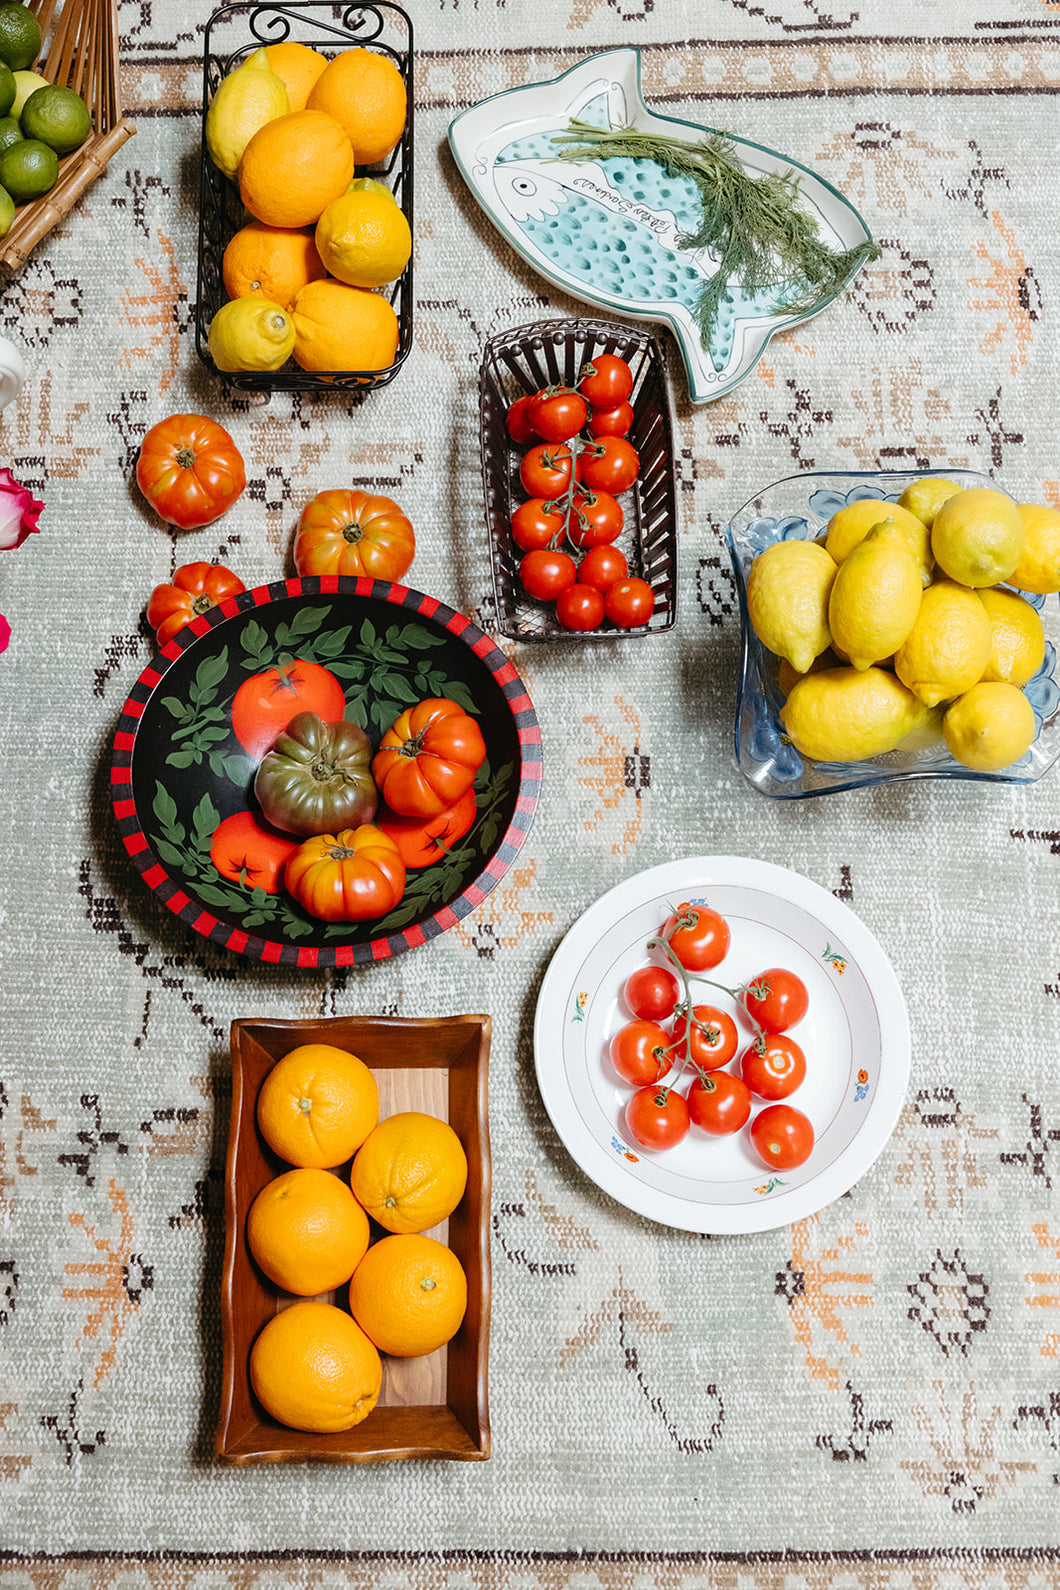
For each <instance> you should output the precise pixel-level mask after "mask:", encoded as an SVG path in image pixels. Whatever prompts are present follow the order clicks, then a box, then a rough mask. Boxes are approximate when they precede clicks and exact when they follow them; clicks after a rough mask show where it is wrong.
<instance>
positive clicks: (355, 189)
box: [346, 177, 397, 204]
mask: <svg viewBox="0 0 1060 1590" xmlns="http://www.w3.org/2000/svg"><path fill="white" fill-rule="evenodd" d="M346 192H347V193H385V194H386V196H387V198H388V199H389V200H390V201H391V203H392V204H396V203H397V200H396V199H395V198H394V195H393V194H392V193H391V191H390V189H389V188H388V187H387V185H386V183H385V182H378V181H377V180H376V178H375V177H353V178H352V179H351V181H350V185H349V187H348V188H347V189H346Z"/></svg>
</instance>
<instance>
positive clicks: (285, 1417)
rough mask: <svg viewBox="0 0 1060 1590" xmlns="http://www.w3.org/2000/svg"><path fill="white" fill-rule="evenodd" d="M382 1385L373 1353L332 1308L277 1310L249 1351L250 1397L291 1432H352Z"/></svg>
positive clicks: (322, 1305)
mask: <svg viewBox="0 0 1060 1590" xmlns="http://www.w3.org/2000/svg"><path fill="white" fill-rule="evenodd" d="M382 1383H383V1366H382V1363H381V1362H380V1359H379V1353H378V1352H377V1350H376V1349H375V1347H373V1345H372V1343H371V1342H370V1341H369V1340H368V1337H367V1336H366V1335H365V1333H364V1331H363V1330H362V1329H361V1327H360V1326H359V1325H358V1324H357V1322H356V1321H355V1320H352V1319H351V1318H350V1316H349V1315H348V1314H347V1313H345V1311H344V1310H343V1309H341V1308H336V1307H335V1305H334V1304H333V1303H318V1302H308V1301H307V1302H300V1303H293V1304H292V1305H291V1307H290V1308H285V1309H282V1310H281V1312H280V1313H279V1314H274V1315H273V1317H272V1319H270V1320H269V1322H268V1323H267V1324H266V1325H265V1326H264V1327H263V1328H262V1330H261V1333H260V1335H259V1336H258V1338H257V1340H256V1341H255V1343H254V1345H253V1347H252V1348H251V1349H250V1384H251V1387H252V1389H253V1392H254V1395H255V1396H256V1397H257V1399H258V1401H259V1402H260V1403H261V1404H262V1406H263V1407H264V1408H265V1411H266V1412H267V1413H270V1414H271V1415H272V1417H273V1418H274V1419H278V1420H279V1422H280V1423H281V1424H286V1425H289V1426H290V1427H291V1428H292V1429H294V1430H312V1431H315V1432H321V1433H323V1432H327V1431H329V1430H352V1429H353V1427H354V1425H355V1424H360V1422H361V1420H362V1419H366V1418H367V1417H368V1415H369V1414H370V1413H371V1411H372V1409H373V1408H374V1407H375V1405H376V1403H377V1402H378V1401H379V1392H380V1390H381V1388H382Z"/></svg>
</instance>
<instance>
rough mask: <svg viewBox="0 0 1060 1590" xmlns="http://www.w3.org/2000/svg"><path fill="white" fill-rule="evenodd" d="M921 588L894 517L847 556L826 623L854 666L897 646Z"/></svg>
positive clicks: (875, 659)
mask: <svg viewBox="0 0 1060 1590" xmlns="http://www.w3.org/2000/svg"><path fill="white" fill-rule="evenodd" d="M923 589H924V588H923V586H922V584H921V582H920V570H919V567H918V565H917V561H916V558H915V557H914V556H913V553H912V551H911V550H910V547H909V542H908V541H907V540H906V538H905V536H904V535H903V533H902V531H901V529H899V528H898V526H897V525H894V524H892V523H891V522H890V520H884V522H883V524H879V525H877V526H876V528H875V529H874V530H870V531H869V533H868V535H867V536H866V537H865V539H864V541H862V542H861V543H860V545H858V546H856V547H855V548H854V550H853V551H852V552H851V553H850V554H849V555H848V556H847V557H846V558H844V560H843V562H842V563H841V564H840V565H839V570H838V573H837V574H836V577H835V581H834V583H833V585H832V594H831V596H830V597H829V599H828V625H829V628H830V629H831V632H832V638H833V640H834V642H835V644H836V646H837V647H838V648H839V649H840V650H841V651H843V652H845V654H846V655H847V656H848V657H849V658H850V661H851V663H852V665H853V666H854V667H855V668H868V667H870V665H871V664H872V663H877V662H882V661H883V659H884V658H885V657H890V655H891V653H892V652H895V651H897V650H898V647H899V646H900V645H901V644H902V642H903V641H904V640H905V638H906V636H907V635H908V634H909V631H910V630H911V629H912V627H913V621H914V619H915V618H916V615H917V611H918V609H919V607H920V598H921V595H922V594H923Z"/></svg>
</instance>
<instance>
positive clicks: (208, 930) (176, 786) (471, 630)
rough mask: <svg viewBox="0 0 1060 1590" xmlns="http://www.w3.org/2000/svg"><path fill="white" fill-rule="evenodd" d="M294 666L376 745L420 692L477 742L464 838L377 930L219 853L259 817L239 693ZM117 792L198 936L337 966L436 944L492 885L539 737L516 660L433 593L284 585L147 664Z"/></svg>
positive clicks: (253, 594)
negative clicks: (323, 913) (472, 728)
mask: <svg viewBox="0 0 1060 1590" xmlns="http://www.w3.org/2000/svg"><path fill="white" fill-rule="evenodd" d="M295 659H298V660H300V661H303V662H307V663H313V664H315V665H317V667H320V668H324V669H327V670H328V672H329V673H331V674H332V675H334V677H335V678H336V679H337V680H338V681H339V683H340V685H341V686H342V689H343V691H344V693H345V696H346V713H347V716H348V717H349V718H351V719H355V720H356V721H357V722H359V723H360V724H361V726H362V727H363V728H364V729H365V731H366V732H367V734H368V736H369V738H370V739H371V741H372V743H373V745H375V744H377V743H378V741H379V739H380V738H381V737H382V735H383V733H384V732H385V731H386V729H387V728H388V727H389V726H390V724H391V723H392V722H393V721H394V719H395V718H396V717H397V716H398V714H399V713H400V712H402V711H403V710H404V709H405V708H406V707H407V706H409V705H411V704H412V703H413V702H415V701H417V700H419V699H420V698H421V697H426V696H448V697H450V698H452V699H453V700H456V701H458V702H459V703H460V705H461V706H463V707H464V709H465V710H466V711H469V712H471V713H472V714H473V715H474V716H475V717H476V719H477V721H478V724H479V727H480V728H481V730H482V733H483V737H484V739H485V742H486V752H487V755H486V761H485V762H484V763H483V765H482V767H481V768H480V769H479V772H478V775H477V777H476V780H475V786H474V788H475V800H476V815H475V820H474V822H473V824H472V826H471V828H470V829H469V831H468V832H467V834H466V835H464V837H463V838H462V839H459V840H457V841H456V842H455V843H454V844H453V845H452V846H451V848H450V849H449V850H448V851H446V852H444V854H443V855H442V857H441V859H439V860H438V861H435V862H433V863H432V864H431V865H430V866H427V867H418V868H414V869H413V868H410V869H409V872H408V879H407V884H406V889H405V894H404V896H403V898H402V899H401V900H400V901H399V903H398V904H397V906H396V907H395V908H394V909H393V910H392V911H391V912H389V914H388V915H387V916H386V917H384V918H381V919H379V920H375V921H369V922H334V923H328V922H324V921H321V920H319V919H318V918H315V917H312V916H310V915H308V914H307V913H306V912H304V911H303V910H302V909H301V907H300V906H299V905H298V904H297V902H296V901H295V900H294V899H293V898H292V897H291V896H290V895H288V894H287V893H286V892H285V890H284V889H283V887H282V884H276V883H272V884H271V886H270V884H269V881H268V880H266V883H265V884H264V885H263V883H262V882H261V881H258V880H257V879H256V877H255V875H253V874H252V873H251V872H250V871H249V870H246V872H245V875H244V873H243V872H241V871H239V869H236V870H237V873H238V875H237V876H234V877H233V876H231V875H228V874H226V873H224V872H222V871H219V870H218V867H217V865H215V863H214V861H212V860H211V855H210V852H211V848H212V846H213V842H214V836H215V835H216V834H217V830H218V828H219V827H220V825H221V823H222V822H224V821H225V820H226V819H229V818H232V817H235V816H236V815H237V814H240V813H247V812H251V811H253V810H254V809H255V808H254V802H253V796H252V793H251V791H252V786H253V781H254V774H255V771H256V763H255V762H254V761H253V760H252V759H251V757H250V756H249V755H248V754H247V752H246V751H244V749H243V747H242V746H241V744H240V743H239V741H238V740H237V738H236V736H235V733H234V731H233V727H232V713H231V708H232V701H233V698H234V696H235V693H236V690H237V689H238V687H239V685H241V684H242V683H243V682H244V681H245V680H247V679H249V678H251V677H252V676H253V675H255V674H259V673H264V672H266V671H267V670H269V669H271V668H274V667H276V666H277V665H278V664H282V665H287V664H289V663H290V662H291V661H293V660H295ZM307 705H308V703H307ZM111 787H112V799H113V805H114V813H115V816H116V818H117V822H118V827H119V830H120V832H121V837H122V840H123V842H124V844H125V848H126V850H127V851H128V853H129V855H130V857H131V859H132V861H133V864H134V866H135V867H136V869H137V871H138V872H139V873H140V874H141V876H142V878H143V880H144V882H145V883H146V884H147V886H148V887H149V888H150V889H152V890H153V891H154V893H155V894H156V895H157V896H158V898H159V899H160V900H161V901H162V902H163V903H164V904H165V905H166V906H167V907H168V908H169V910H170V911H173V912H174V913H175V914H176V915H177V916H179V917H180V919H181V920H182V921H183V922H185V923H186V924H187V925H188V926H189V927H190V928H192V929H193V930H194V931H195V932H196V933H200V934H201V935H202V936H203V937H204V938H208V939H211V940H213V942H214V943H216V944H220V945H223V946H224V947H225V948H227V949H231V950H235V951H237V952H239V953H240V954H243V955H247V956H250V957H251V958H253V959H256V960H261V961H272V962H278V963H280V964H283V965H290V966H346V965H350V964H354V963H358V962H364V961H377V960H382V959H384V958H385V957H386V956H388V955H396V954H398V953H399V952H400V951H402V950H406V949H409V948H411V947H413V946H414V945H417V944H422V943H424V942H425V941H426V940H428V939H431V938H434V937H436V936H437V935H438V934H439V933H442V932H444V931H445V930H446V929H447V928H451V927H453V926H454V925H455V924H456V923H457V922H458V921H459V920H460V919H461V918H462V917H464V916H466V915H467V913H468V912H469V911H471V910H473V909H474V907H475V906H477V905H478V904H479V903H480V902H481V901H482V900H483V899H484V898H485V896H486V895H487V894H489V892H490V890H491V889H493V888H494V886H495V885H496V884H497V883H498V882H499V881H500V879H501V878H502V877H503V876H504V874H505V873H506V872H507V870H508V868H509V867H510V866H511V864H512V862H513V861H514V859H515V857H516V855H517V854H518V852H519V850H520V848H521V846H522V844H523V842H524V840H525V839H526V836H527V833H528V832H529V830H530V825H531V823H532V822H533V819H534V814H535V812H536V810H537V803H538V798H539V793H540V787H541V734H540V730H539V728H538V722H537V716H536V714H535V712H534V708H533V705H532V704H531V701H530V697H529V696H528V694H527V692H526V687H525V685H524V684H523V682H522V680H521V679H520V677H519V675H518V673H517V672H516V670H515V668H514V667H513V666H512V664H511V663H510V662H509V661H508V659H507V658H506V657H505V656H504V655H503V653H502V652H500V651H499V650H498V649H497V647H496V646H495V645H494V643H493V642H492V641H491V640H490V639H489V637H488V636H486V635H484V634H483V633H482V631H481V630H480V629H477V628H476V627H475V625H474V624H472V623H471V622H470V620H468V619H467V618H465V617H463V615H462V614H460V613H457V612H454V611H453V609H452V608H450V607H446V606H445V605H444V604H443V603H441V602H439V601H437V600H436V599H435V598H434V597H431V596H424V595H423V594H422V593H421V592H419V591H413V590H409V589H407V588H406V587H404V586H400V585H393V584H390V583H388V582H387V581H383V580H368V579H358V580H353V579H340V578H337V577H335V576H327V577H320V578H314V579H301V580H298V579H293V580H284V581H279V582H277V583H276V584H274V585H264V586H259V587H258V588H257V589H255V590H253V591H244V592H243V593H242V594H241V595H239V596H236V597H233V598H231V599H230V600H228V601H226V602H223V603H222V604H221V605H220V606H218V607H215V608H212V609H211V611H210V612H209V613H207V614H206V615H205V617H203V618H200V619H196V620H195V622H194V623H193V624H191V625H189V626H188V627H187V628H186V629H183V630H181V631H180V632H179V634H178V635H177V636H175V637H174V639H173V640H171V641H170V643H169V645H168V646H166V648H165V649H164V651H162V652H161V653H160V654H159V656H158V657H156V658H155V660H154V662H152V663H151V664H150V666H149V667H147V668H145V669H144V671H143V673H142V674H141V675H140V678H139V679H138V680H137V683H136V685H135V687H134V689H133V691H132V693H131V694H130V696H129V699H128V701H127V702H126V703H125V706H124V708H123V710H122V714H121V718H120V720H119V723H118V728H117V733H116V734H115V738H114V754H113V764H112V771H111Z"/></svg>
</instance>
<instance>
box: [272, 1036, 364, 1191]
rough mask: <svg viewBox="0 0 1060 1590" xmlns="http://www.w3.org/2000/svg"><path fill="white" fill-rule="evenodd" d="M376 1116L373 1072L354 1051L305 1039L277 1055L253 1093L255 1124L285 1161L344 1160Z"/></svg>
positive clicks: (324, 1164)
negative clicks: (295, 1046)
mask: <svg viewBox="0 0 1060 1590" xmlns="http://www.w3.org/2000/svg"><path fill="white" fill-rule="evenodd" d="M378 1119H379V1089H378V1087H377V1086H376V1080H375V1077H374V1076H373V1075H372V1073H371V1071H370V1070H369V1069H368V1067H367V1066H366V1065H365V1063H364V1061H363V1060H359V1059H358V1058H357V1056H356V1055H354V1054H349V1053H348V1052H347V1050H345V1049H337V1048H335V1046H334V1045H333V1044H328V1043H305V1044H300V1045H299V1047H298V1048H297V1049H292V1050H291V1051H290V1053H289V1054H286V1055H284V1057H283V1059H282V1060H278V1061H277V1062H276V1064H275V1065H274V1066H273V1068H272V1070H271V1071H270V1072H269V1074H268V1076H267V1077H266V1078H265V1081H264V1082H263V1083H262V1085H261V1091H260V1092H259V1094H258V1126H259V1127H260V1128H261V1135H262V1137H264V1139H265V1141H266V1142H267V1143H268V1145H269V1147H270V1148H271V1149H272V1150H273V1152H274V1153H275V1154H279V1156H280V1158H281V1159H285V1160H286V1161H287V1163H288V1164H289V1165H298V1166H312V1167H315V1168H317V1169H322V1170H327V1169H329V1168H330V1167H333V1166H335V1165H341V1164H342V1163H343V1162H344V1161H345V1160H347V1159H350V1158H351V1157H352V1156H353V1155H354V1154H355V1153H356V1152H357V1150H358V1149H359V1148H360V1146H361V1144H362V1143H363V1142H364V1140H365V1138H366V1137H367V1136H368V1134H369V1133H370V1132H371V1130H372V1128H373V1126H374V1125H375V1124H376V1122H377V1121H378Z"/></svg>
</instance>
